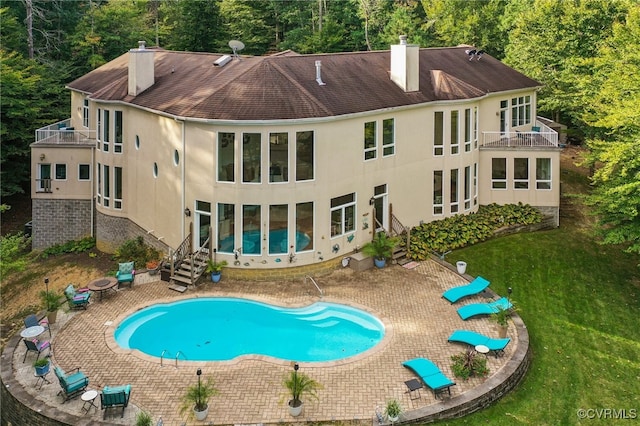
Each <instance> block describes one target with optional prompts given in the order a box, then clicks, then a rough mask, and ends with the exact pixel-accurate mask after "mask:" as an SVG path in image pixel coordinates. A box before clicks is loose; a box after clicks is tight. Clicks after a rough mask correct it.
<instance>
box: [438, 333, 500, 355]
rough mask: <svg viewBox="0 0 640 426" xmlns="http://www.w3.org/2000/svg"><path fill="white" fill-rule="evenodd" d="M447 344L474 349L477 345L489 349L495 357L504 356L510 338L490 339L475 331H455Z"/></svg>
mask: <svg viewBox="0 0 640 426" xmlns="http://www.w3.org/2000/svg"><path fill="white" fill-rule="evenodd" d="M448 341H449V342H461V343H466V344H467V345H470V346H473V347H476V346H478V345H484V346H486V347H487V348H489V351H490V352H493V354H494V355H495V356H496V358H497V357H498V356H499V355H503V354H504V348H506V347H507V345H508V344H509V342H510V341H511V339H510V338H508V337H507V338H505V339H492V338H491V337H487V336H485V335H484V334H480V333H476V332H475V331H469V330H456V331H454V332H453V333H451V336H449V339H448Z"/></svg>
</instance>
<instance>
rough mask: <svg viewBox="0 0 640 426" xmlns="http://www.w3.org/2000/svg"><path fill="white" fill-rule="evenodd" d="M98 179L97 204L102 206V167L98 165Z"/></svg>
mask: <svg viewBox="0 0 640 426" xmlns="http://www.w3.org/2000/svg"><path fill="white" fill-rule="evenodd" d="M96 170H97V172H98V178H97V179H96V202H97V203H98V204H102V165H101V164H100V163H98V164H96Z"/></svg>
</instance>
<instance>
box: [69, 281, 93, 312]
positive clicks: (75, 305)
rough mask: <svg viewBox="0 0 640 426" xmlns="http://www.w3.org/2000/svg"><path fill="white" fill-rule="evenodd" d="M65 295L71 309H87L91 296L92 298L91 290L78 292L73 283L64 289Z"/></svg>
mask: <svg viewBox="0 0 640 426" xmlns="http://www.w3.org/2000/svg"><path fill="white" fill-rule="evenodd" d="M64 295H65V297H66V298H67V303H69V309H87V305H89V298H91V292H88V291H85V292H77V291H76V289H75V288H74V287H73V284H69V285H68V286H67V288H65V289H64Z"/></svg>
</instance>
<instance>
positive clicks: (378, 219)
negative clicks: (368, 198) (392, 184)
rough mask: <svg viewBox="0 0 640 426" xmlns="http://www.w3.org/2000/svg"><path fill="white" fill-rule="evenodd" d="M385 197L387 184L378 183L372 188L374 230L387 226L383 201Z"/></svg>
mask: <svg viewBox="0 0 640 426" xmlns="http://www.w3.org/2000/svg"><path fill="white" fill-rule="evenodd" d="M386 199H387V185H386V184H384V185H378V186H375V187H374V188H373V209H374V212H375V216H374V220H375V222H374V225H375V229H376V232H377V231H384V229H385V228H386V227H387V218H386V217H385V216H386V209H385V203H386Z"/></svg>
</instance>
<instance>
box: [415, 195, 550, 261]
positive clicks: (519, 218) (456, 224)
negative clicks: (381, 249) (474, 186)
mask: <svg viewBox="0 0 640 426" xmlns="http://www.w3.org/2000/svg"><path fill="white" fill-rule="evenodd" d="M541 220H542V214H541V213H540V212H539V211H538V210H537V209H536V208H534V207H531V206H530V205H528V204H526V205H525V204H522V203H519V204H507V205H504V206H500V205H498V204H495V203H494V204H489V205H487V206H480V208H478V212H477V213H473V214H468V215H455V216H452V217H447V218H444V219H442V220H436V221H433V222H428V223H423V224H422V225H418V226H416V227H414V228H413V229H412V230H411V250H410V253H409V256H410V257H411V258H412V259H415V260H425V259H427V258H428V257H429V255H430V253H433V252H435V253H446V252H448V251H451V250H455V249H459V248H462V247H466V246H469V245H472V244H476V243H479V242H481V241H485V240H487V239H489V238H491V237H492V236H493V234H494V232H495V231H496V230H497V229H499V228H502V227H504V226H513V225H530V224H533V223H538V222H540V221H541ZM403 244H405V242H404V240H403Z"/></svg>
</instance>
